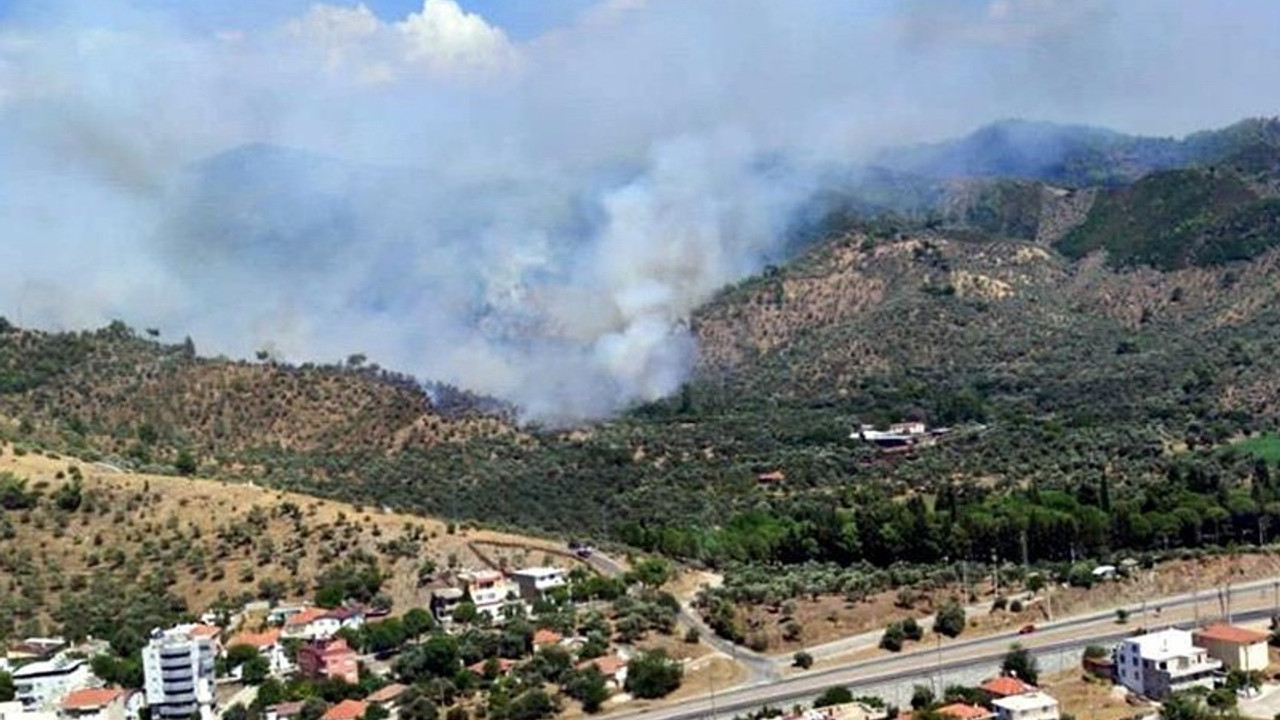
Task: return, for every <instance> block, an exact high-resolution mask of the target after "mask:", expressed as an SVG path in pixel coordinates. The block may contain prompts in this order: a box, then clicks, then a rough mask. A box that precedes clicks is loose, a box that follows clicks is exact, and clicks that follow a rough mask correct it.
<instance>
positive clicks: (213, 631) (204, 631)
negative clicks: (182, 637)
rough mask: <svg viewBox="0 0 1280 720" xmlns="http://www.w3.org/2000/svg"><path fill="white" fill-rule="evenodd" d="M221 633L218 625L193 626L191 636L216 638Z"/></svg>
mask: <svg viewBox="0 0 1280 720" xmlns="http://www.w3.org/2000/svg"><path fill="white" fill-rule="evenodd" d="M221 632H222V628H220V627H218V626H217V625H193V626H192V627H191V630H190V632H189V634H190V635H191V637H193V638H216V637H218V635H219V634H220V633H221Z"/></svg>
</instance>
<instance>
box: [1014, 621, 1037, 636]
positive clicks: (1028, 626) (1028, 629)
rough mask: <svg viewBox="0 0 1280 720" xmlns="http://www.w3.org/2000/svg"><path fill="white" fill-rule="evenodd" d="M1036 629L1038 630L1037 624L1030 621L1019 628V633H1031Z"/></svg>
mask: <svg viewBox="0 0 1280 720" xmlns="http://www.w3.org/2000/svg"><path fill="white" fill-rule="evenodd" d="M1035 631H1036V626H1035V625H1032V624H1030V623H1028V624H1026V625H1023V626H1022V627H1020V628H1018V634H1019V635H1030V634H1031V633H1033V632H1035Z"/></svg>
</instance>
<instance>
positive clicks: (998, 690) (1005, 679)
mask: <svg viewBox="0 0 1280 720" xmlns="http://www.w3.org/2000/svg"><path fill="white" fill-rule="evenodd" d="M978 687H979V688H980V689H981V690H982V691H983V692H984V693H986V694H987V697H988V698H989V699H990V700H999V699H1000V698H1006V697H1012V696H1013V695H1025V694H1027V693H1030V692H1035V691H1036V686H1035V685H1031V684H1030V683H1027V682H1024V681H1022V680H1019V679H1018V678H1016V677H1012V676H1010V675H1001V676H1000V677H993V678H991V679H990V680H988V681H986V682H984V683H982V684H981V685H979V686H978Z"/></svg>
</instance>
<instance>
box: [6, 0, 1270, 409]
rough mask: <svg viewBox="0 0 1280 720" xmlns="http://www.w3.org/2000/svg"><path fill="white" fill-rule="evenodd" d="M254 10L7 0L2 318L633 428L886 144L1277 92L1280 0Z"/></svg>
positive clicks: (1220, 105)
mask: <svg viewBox="0 0 1280 720" xmlns="http://www.w3.org/2000/svg"><path fill="white" fill-rule="evenodd" d="M233 5H234V4H233ZM248 5H250V6H251V9H242V10H230V9H228V4H226V3H220V2H215V0H191V2H186V3H168V2H162V1H161V0H134V1H133V2H124V1H112V0H108V1H95V2H67V1H63V0H39V1H38V2H37V1H35V0H31V1H29V2H28V1H24V0H17V1H16V2H15V1H13V0H9V1H8V2H6V1H5V0H0V161H2V162H0V218H2V219H3V223H2V224H0V314H3V315H5V316H7V317H8V318H9V319H10V320H13V321H15V322H19V323H21V324H25V325H35V326H41V327H48V328H55V329H61V328H80V327H87V326H95V325H100V324H102V323H104V322H105V321H107V320H110V319H115V318H119V319H123V320H125V321H126V322H128V323H130V324H131V325H134V326H139V327H142V326H145V327H157V328H160V329H161V330H162V331H163V333H165V334H166V335H169V336H177V337H181V336H183V335H190V336H191V337H192V338H193V339H194V340H195V342H196V345H197V347H198V348H199V349H200V350H201V352H204V353H223V354H227V355H230V356H236V357H247V356H251V355H252V354H253V353H254V352H255V351H258V350H260V349H270V350H272V351H273V352H274V353H276V354H277V355H279V356H282V357H284V358H285V359H289V360H294V361H307V360H314V361H333V360H340V359H342V358H344V357H346V356H347V355H349V354H353V353H364V354H367V355H368V356H369V357H370V358H372V359H374V360H376V361H378V362H380V363H382V364H383V365H385V366H387V367H392V368H396V369H400V370H404V371H407V372H411V373H414V374H415V375H417V376H419V377H422V378H424V379H432V380H439V381H445V382H450V383H453V384H457V385H460V386H462V387H465V388H468V389H471V390H474V391H477V392H481V393H486V394H492V395H496V396H498V397H501V398H503V399H506V400H510V401H512V402H514V403H516V404H517V405H519V406H520V407H521V408H522V409H523V411H524V413H525V414H526V416H527V417H529V418H532V419H538V420H544V421H556V422H563V421H573V420H577V419H582V418H591V417H600V416H605V415H608V414H609V413H612V412H616V411H617V410H618V409H619V408H621V407H624V406H625V405H627V404H628V403H633V402H637V401H642V400H646V399H652V398H657V397H661V396H663V395H666V394H668V393H670V392H672V391H673V390H674V389H676V388H677V387H678V386H679V384H680V383H681V382H682V381H683V380H684V379H685V377H686V375H687V373H688V371H689V368H690V367H691V364H692V358H693V356H694V354H695V353H696V348H695V347H694V344H693V341H692V338H691V336H690V334H689V332H688V331H687V328H686V325H685V321H686V320H687V319H688V317H689V315H690V313H691V312H692V311H693V310H694V309H695V308H696V307H697V306H698V305H699V304H700V303H703V302H705V301H706V300H707V299H708V298H709V297H711V296H712V295H713V294H714V293H715V292H716V291H717V290H718V289H720V288H722V287H724V286H725V285H726V284H729V283H732V282H734V281H736V280H738V279H741V278H742V277H744V276H746V275H748V274H750V273H753V272H756V271H758V270H760V269H761V268H762V267H763V266H764V265H765V264H766V263H769V262H776V261H777V260H778V259H779V258H780V257H781V256H782V255H783V254H784V253H785V251H786V237H787V234H788V229H789V228H790V227H791V226H792V224H793V222H794V221H795V218H796V213H797V212H798V211H799V210H800V209H801V208H802V207H803V206H804V203H805V201H806V200H807V199H808V198H810V197H811V196H812V194H813V193H814V192H816V191H818V190H820V189H821V187H822V184H823V179H824V177H828V173H830V172H832V171H835V170H838V169H840V168H844V167H848V166H850V165H852V164H854V163H856V162H857V161H858V160H859V158H861V157H863V156H866V155H868V154H869V153H871V152H872V151H874V150H875V149H876V148H879V147H882V146H884V145H887V144H894V143H903V142H914V141H922V140H934V139H938V138H940V137H943V136H946V135H949V134H953V133H956V132H960V131H966V130H969V129H972V128H973V127H975V126H977V125H979V124H981V123H983V122H986V121H988V120H991V119H994V118H999V117H1012V116H1021V117H1037V118H1046V119H1053V120H1060V121H1067V122H1087V123H1095V124H1108V125H1112V126H1116V127H1118V128H1119V129H1123V130H1129V131H1139V132H1149V133H1174V132H1177V133H1181V132H1186V131H1188V130H1192V129H1196V128H1198V127H1202V126H1208V125H1219V124H1224V123H1226V122H1230V121H1232V120H1235V119H1238V118H1239V117H1241V116H1245V115H1251V114H1264V113H1270V112H1274V108H1272V107H1269V106H1268V104H1267V103H1268V102H1270V98H1274V97H1275V93H1276V90H1277V89H1280V88H1277V85H1278V84H1280V82H1278V81H1277V80H1276V76H1275V74H1274V72H1273V71H1272V68H1274V67H1275V65H1276V62H1275V61H1276V60H1278V59H1280V41H1277V39H1276V34H1275V33H1273V32H1272V29H1273V28H1275V27H1280V22H1277V21H1278V20H1280V7H1278V6H1276V4H1274V3H1271V2H1240V3H1232V4H1231V5H1230V6H1229V7H1228V8H1222V7H1213V8H1209V7H1207V6H1205V5H1201V4H1197V3H1192V2H1187V3H1175V4H1174V5H1177V7H1174V6H1171V5H1170V4H1169V3H1166V2H1154V1H1150V2H1142V1H1135V2H1132V3H1123V4H1121V3H1114V2H1106V1H1104V0H1063V2H1052V1H1051V0H996V1H993V2H977V1H976V0H974V1H970V0H965V1H964V2H943V1H941V0H939V1H937V2H926V1H924V0H917V1H914V2H906V3H898V2H857V3H854V2H847V1H846V0H803V1H799V2H776V1H772V2H771V1H767V0H741V1H740V2H732V3H727V2H718V1H713V0H648V1H646V0H600V1H599V2H596V3H594V4H591V3H587V2H583V3H582V5H583V6H584V7H585V9H584V10H582V11H581V12H580V13H578V15H577V16H576V17H574V18H573V19H572V20H571V21H567V22H560V23H558V24H556V25H554V26H552V27H539V28H536V29H533V30H530V29H529V28H504V27H501V26H500V25H499V24H498V22H497V21H494V20H491V19H489V18H486V17H484V16H482V15H481V14H479V13H477V12H475V11H474V10H472V9H469V7H470V6H469V5H468V4H467V3H466V2H463V4H462V5H459V4H458V2H457V1H456V0H425V2H423V4H422V5H421V7H419V8H416V9H414V10H413V11H411V12H407V13H406V12H404V11H403V10H400V11H398V13H397V12H396V11H393V10H389V9H387V8H384V7H382V6H380V5H378V4H377V3H374V4H373V5H370V6H367V5H363V4H343V3H338V2H333V3H330V4H324V3H321V4H314V5H308V4H307V3H305V2H295V1H294V0H271V1H270V2H264V3H252V4H248ZM174 6H177V7H178V8H179V9H174Z"/></svg>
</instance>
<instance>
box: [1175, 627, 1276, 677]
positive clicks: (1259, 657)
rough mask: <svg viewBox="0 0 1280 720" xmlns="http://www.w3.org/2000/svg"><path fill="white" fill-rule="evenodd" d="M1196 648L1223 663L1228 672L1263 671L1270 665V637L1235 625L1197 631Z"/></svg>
mask: <svg viewBox="0 0 1280 720" xmlns="http://www.w3.org/2000/svg"><path fill="white" fill-rule="evenodd" d="M1193 639H1194V642H1195V644H1196V645H1198V646H1200V647H1202V648H1204V649H1205V650H1206V651H1207V652H1208V653H1209V657H1211V658H1214V659H1217V660H1220V661H1222V664H1223V666H1225V667H1226V668H1227V669H1228V670H1241V671H1244V672H1250V671H1254V670H1256V671H1259V672H1261V671H1263V670H1266V669H1267V666H1268V665H1270V664H1271V659H1270V657H1269V656H1268V654H1267V639H1268V637H1267V634H1266V633H1263V632H1257V631H1256V630H1247V629H1245V628H1242V627H1235V626H1234V625H1210V626H1209V627H1206V628H1202V629H1200V630H1197V631H1195V633H1194V634H1193Z"/></svg>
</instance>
